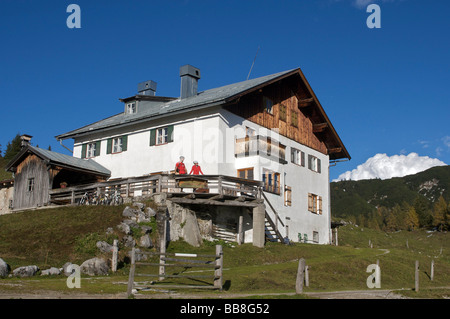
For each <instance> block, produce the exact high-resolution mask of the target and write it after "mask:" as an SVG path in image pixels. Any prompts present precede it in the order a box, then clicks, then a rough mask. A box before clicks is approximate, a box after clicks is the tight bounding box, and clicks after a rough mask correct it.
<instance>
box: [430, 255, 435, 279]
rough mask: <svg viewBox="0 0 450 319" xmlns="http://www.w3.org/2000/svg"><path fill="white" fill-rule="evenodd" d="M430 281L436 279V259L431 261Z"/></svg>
mask: <svg viewBox="0 0 450 319" xmlns="http://www.w3.org/2000/svg"><path fill="white" fill-rule="evenodd" d="M430 279H431V281H433V279H434V259H433V260H432V261H431V271H430Z"/></svg>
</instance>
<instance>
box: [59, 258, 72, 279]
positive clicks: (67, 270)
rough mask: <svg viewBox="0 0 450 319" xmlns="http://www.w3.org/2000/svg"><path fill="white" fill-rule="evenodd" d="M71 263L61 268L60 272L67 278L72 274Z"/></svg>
mask: <svg viewBox="0 0 450 319" xmlns="http://www.w3.org/2000/svg"><path fill="white" fill-rule="evenodd" d="M71 265H72V263H71V262H66V263H65V264H64V265H63V266H62V268H61V272H62V273H63V274H64V275H66V276H67V277H69V276H70V275H71V274H72V267H71Z"/></svg>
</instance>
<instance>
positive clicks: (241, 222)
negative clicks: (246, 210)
mask: <svg viewBox="0 0 450 319" xmlns="http://www.w3.org/2000/svg"><path fill="white" fill-rule="evenodd" d="M243 243H244V215H243V214H242V211H241V214H240V215H239V226H238V244H239V245H242V244H243Z"/></svg>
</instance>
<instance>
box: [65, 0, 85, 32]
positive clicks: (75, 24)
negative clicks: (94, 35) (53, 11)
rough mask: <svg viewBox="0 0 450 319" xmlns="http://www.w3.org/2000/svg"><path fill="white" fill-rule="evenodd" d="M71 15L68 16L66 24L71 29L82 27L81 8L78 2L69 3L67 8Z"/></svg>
mask: <svg viewBox="0 0 450 319" xmlns="http://www.w3.org/2000/svg"><path fill="white" fill-rule="evenodd" d="M66 12H67V13H70V15H69V16H68V17H67V20H66V25H67V27H68V28H69V29H80V28H81V8H80V6H79V5H78V4H69V5H68V6H67V9H66Z"/></svg>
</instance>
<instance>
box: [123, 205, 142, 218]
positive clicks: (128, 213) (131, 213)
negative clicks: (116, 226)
mask: <svg viewBox="0 0 450 319" xmlns="http://www.w3.org/2000/svg"><path fill="white" fill-rule="evenodd" d="M139 212H140V210H138V209H134V208H132V207H130V206H127V207H125V209H124V210H123V212H122V216H124V217H136V215H137V214H138V213H139Z"/></svg>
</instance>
